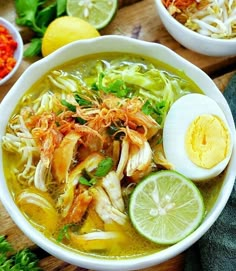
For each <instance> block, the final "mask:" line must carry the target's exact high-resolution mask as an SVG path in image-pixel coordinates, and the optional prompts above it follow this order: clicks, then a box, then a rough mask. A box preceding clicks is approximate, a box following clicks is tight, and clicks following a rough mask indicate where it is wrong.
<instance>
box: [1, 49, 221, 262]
mask: <svg viewBox="0 0 236 271" xmlns="http://www.w3.org/2000/svg"><path fill="white" fill-rule="evenodd" d="M167 85H168V86H171V87H170V90H167ZM101 88H102V89H103V93H102V94H100V92H99V91H101ZM191 92H198V93H202V91H201V90H200V89H199V88H198V87H197V85H196V84H195V83H194V82H193V81H192V80H191V79H190V78H188V77H187V76H186V75H185V74H184V73H183V72H182V71H178V70H176V69H174V68H172V67H169V66H167V65H166V64H164V63H161V62H158V61H156V60H152V59H148V58H145V57H140V56H136V55H131V54H123V53H122V54H121V53H112V54H96V55H92V56H87V57H83V58H80V59H76V60H73V61H72V62H69V63H66V64H64V65H62V66H60V67H57V68H55V69H53V70H52V71H49V72H48V73H47V74H45V75H44V76H43V77H42V78H41V79H40V80H39V81H38V82H37V83H35V84H34V85H33V86H32V87H31V88H30V89H29V90H28V91H27V92H26V94H25V95H24V96H23V97H22V98H21V100H20V102H19V104H18V105H17V107H16V109H15V111H14V113H13V115H12V118H11V120H10V121H9V126H8V127H7V131H6V133H7V134H12V135H13V136H12V139H11V137H9V138H8V140H6V141H5V142H4V143H3V157H4V170H5V172H4V173H5V176H6V178H7V182H8V186H9V189H10V191H11V193H12V196H13V198H14V200H15V201H16V203H17V205H18V206H19V208H20V210H21V211H22V213H23V214H24V215H25V217H26V218H27V219H28V220H29V222H30V223H32V225H33V226H34V227H36V228H37V229H38V230H39V231H41V232H42V233H43V234H44V235H45V236H47V237H48V238H49V239H51V240H52V241H55V242H57V243H58V244H61V245H62V246H64V247H67V248H69V249H72V250H75V251H78V252H80V253H85V254H89V255H95V256H96V257H98V256H100V257H112V258H117V257H118V258H127V257H136V256H139V255H146V254H150V253H154V252H157V251H160V250H162V249H164V248H165V247H166V246H161V245H158V244H155V243H152V242H150V241H148V240H146V239H145V238H144V237H142V236H140V235H139V234H138V233H137V231H136V230H135V229H134V227H133V226H132V225H131V223H130V220H129V215H128V204H129V196H130V193H131V192H132V189H133V188H134V187H135V185H136V184H137V183H138V182H140V180H142V178H144V177H145V176H146V175H148V174H149V173H150V172H151V171H157V170H160V169H165V163H159V162H158V161H159V160H158V158H157V159H154V161H152V163H151V164H150V165H149V167H148V169H145V170H144V171H143V172H138V173H137V172H136V173H135V174H133V175H132V176H129V177H127V176H126V171H123V172H122V174H121V175H122V176H121V175H120V178H119V182H120V189H121V195H122V201H123V202H124V210H121V209H119V208H118V207H114V205H113V206H112V204H113V203H112V202H110V201H109V204H111V206H110V207H111V208H110V207H109V208H110V209H109V210H113V211H114V213H112V216H114V217H113V218H109V217H108V218H107V217H104V216H105V215H104V212H105V210H106V203H104V204H105V205H104V207H103V208H104V210H103V212H102V214H101V213H100V212H99V211H98V209H99V208H98V206H97V205H96V202H97V200H98V191H99V193H100V192H101V191H100V190H101V189H103V192H104V188H102V185H101V184H102V180H103V178H104V177H103V176H102V177H101V176H97V175H98V174H97V173H96V172H95V169H94V168H96V167H97V164H96V166H95V167H94V168H92V169H91V167H92V166H91V165H93V163H97V161H102V160H103V159H104V158H107V157H111V158H112V166H111V168H110V171H112V170H113V171H116V170H117V166H118V164H119V161H120V159H121V153H122V152H121V150H122V146H123V145H122V140H123V139H124V138H125V136H130V134H131V132H130V130H132V132H133V133H134V134H135V135H136V136H137V139H136V140H139V139H140V138H143V137H144V134H145V129H146V128H145V124H136V123H135V119H129V120H126V119H127V115H125V117H123V115H122V114H125V113H120V112H121V107H122V106H123V108H122V110H123V111H122V112H126V111H127V110H130V111H129V114H133V111H135V110H136V108H132V106H133V105H134V104H135V103H137V104H138V106H139V107H141V105H142V103H143V105H142V106H143V107H142V110H140V112H143V111H145V110H146V114H150V115H151V116H152V117H153V119H155V121H156V127H158V129H157V130H158V132H157V133H156V132H155V133H154V132H153V131H152V128H153V127H152V126H151V125H150V127H149V128H148V129H150V130H151V132H150V131H149V130H148V132H147V134H151V135H149V137H148V136H147V137H148V142H149V144H150V146H151V148H152V150H153V153H155V150H156V146H157V147H158V148H157V149H158V150H159V147H160V150H161V144H162V127H163V123H164V120H165V114H166V112H167V111H168V108H169V107H170V106H171V104H172V103H173V102H174V101H175V100H177V99H178V98H179V97H181V96H182V95H185V94H188V93H191ZM76 95H77V96H76ZM75 97H76V98H77V100H76V101H77V102H78V103H80V107H79V106H78V107H77V105H76V101H75ZM132 99H133V100H132ZM131 100H132V103H131ZM147 101H148V102H147ZM153 103H157V104H158V105H159V107H158V108H159V110H160V112H159V113H158V112H156V111H155V110H154V111H153V110H152V106H153ZM91 104H93V105H94V107H93V108H92V109H91ZM101 104H106V107H103V108H102V109H101V111H99V114H101V115H102V116H104V115H105V114H107V112H108V111H109V112H110V115H109V121H108V119H101V118H102V116H100V119H98V120H97V122H93V118H92V117H91V118H90V115H89V114H93V115H92V116H93V117H94V118H95V113H96V112H97V111H98V110H100V107H101ZM140 104H141V105H140ZM144 105H145V106H146V107H145V110H144ZM117 108H118V109H119V110H120V111H119V114H121V116H122V117H120V119H119V120H118V121H117V119H115V118H116V114H117V112H118V109H117ZM130 108H131V109H132V110H131V109H130ZM82 110H84V111H83V112H82ZM92 110H93V112H92ZM80 112H82V113H81V115H79V113H80ZM135 112H136V111H135ZM140 112H139V114H141V113H140ZM127 114H128V113H127ZM142 114H143V113H142ZM78 116H79V117H78ZM90 121H91V123H92V124H91V125H90V126H89V125H87V123H90ZM114 124H115V125H114ZM92 125H93V126H92ZM99 125H100V126H99ZM87 126H89V127H87ZM127 126H129V130H127ZM19 127H20V128H19ZM91 127H93V131H91V130H92V128H91ZM94 127H98V128H97V130H96V131H94ZM68 131H69V132H68ZM75 131H77V134H76V135H75V133H74V132H75ZM149 132H150V133H149ZM73 133H74V134H73ZM137 133H139V134H138V135H137ZM68 134H70V136H71V137H70V138H69V139H68V141H67V142H64V141H63V139H64V138H65V137H66V136H68ZM76 136H77V137H76ZM130 137H131V136H130ZM11 140H12V142H15V143H12V142H11ZM133 140H135V139H133ZM62 141H63V144H64V145H63V146H64V148H66V149H65V150H62V147H63V146H62V145H61V142H62ZM68 142H69V143H68ZM71 142H74V145H73V146H72V147H71V146H68V145H70V144H72V143H71ZM59 146H60V147H59ZM99 148H100V149H99ZM57 149H59V150H58V151H57V152H60V153H59V155H58V157H59V158H58V157H57V159H56V158H55V156H56V155H55V150H57ZM94 153H95V154H96V155H97V156H96V157H97V160H96V161H95V162H93V161H92V160H91V159H92V157H95V156H93V155H94ZM162 154H163V152H162ZM70 155H71V157H72V159H71V161H70V163H69V165H65V163H66V160H67V158H68V157H69V156H70ZM163 155H164V154H163ZM87 157H90V160H88V161H87V160H86V159H87ZM156 160H158V161H157V162H156ZM40 161H41V164H40V165H39V162H40ZM84 161H85V162H84ZM91 161H92V162H91ZM109 161H110V160H106V162H107V163H108V162H109ZM57 163H58V164H60V167H65V169H62V168H57V166H58V164H57ZM83 163H84V164H83ZM86 163H87V164H86ZM88 163H90V165H89V166H88ZM166 164H168V161H166ZM45 165H47V166H45ZM78 165H80V167H79V166H78ZM63 170H64V171H63ZM76 170H78V172H79V173H78V174H79V175H78V174H77V175H76V176H77V177H76V178H75V179H72V177H71V176H72V175H73V174H74V172H75V171H76ZM61 171H63V174H64V175H63V174H62V175H63V176H64V177H61V175H60V174H61ZM35 175H37V178H36V177H35ZM59 175H60V176H59ZM82 177H83V178H82ZM223 177H224V175H223V174H221V175H220V176H218V177H216V178H214V179H212V180H209V181H208V182H205V183H204V184H198V185H197V186H198V188H199V190H200V191H201V194H202V196H203V198H204V202H205V207H206V213H207V212H209V211H210V209H211V208H212V207H213V205H214V203H215V201H216V199H217V196H218V194H219V190H220V188H221V185H222V182H223ZM71 180H72V181H71ZM98 188H99V189H98ZM103 192H102V193H103ZM106 193H107V192H106ZM108 194H109V193H108ZM80 195H81V197H80ZM99 196H100V197H101V194H99ZM76 200H77V201H78V202H79V203H78V204H77V205H76V204H75V202H76ZM102 200H103V199H102ZM79 204H80V206H81V207H80V208H78V206H79ZM72 207H73V208H72ZM114 209H115V210H114ZM82 210H83V211H82ZM113 211H111V212H113ZM109 212H110V211H109ZM109 212H108V213H107V214H110V213H109ZM103 215H104V216H103ZM79 216H80V218H79V219H77V217H79ZM76 219H77V220H76ZM97 232H100V233H101V232H102V233H105V235H106V233H107V232H109V233H113V232H115V233H116V234H115V237H112V238H110V239H109V238H104V239H96V238H95V239H90V240H87V239H83V238H81V235H84V234H85V235H86V234H88V233H97ZM91 236H92V235H91Z"/></svg>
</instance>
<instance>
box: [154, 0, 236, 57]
mask: <svg viewBox="0 0 236 271" xmlns="http://www.w3.org/2000/svg"><path fill="white" fill-rule="evenodd" d="M155 2H156V7H157V11H158V13H159V16H160V19H161V21H162V23H163V25H164V26H165V28H166V29H167V31H168V32H169V33H170V35H171V36H172V37H173V38H174V39H175V40H176V41H178V42H179V43H180V44H182V45H183V46H184V47H186V48H188V49H190V50H192V51H195V52H197V53H200V54H203V55H208V56H219V57H220V56H233V55H236V39H216V38H211V37H207V36H204V35H201V34H199V33H197V32H194V31H193V30H190V29H189V28H187V27H186V26H184V25H183V24H181V23H180V22H178V21H177V20H176V19H175V18H174V17H173V16H171V15H170V14H169V12H168V11H167V9H166V8H165V6H164V5H163V3H162V0H155Z"/></svg>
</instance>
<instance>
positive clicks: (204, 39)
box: [155, 0, 236, 57]
mask: <svg viewBox="0 0 236 271" xmlns="http://www.w3.org/2000/svg"><path fill="white" fill-rule="evenodd" d="M155 2H156V7H157V10H158V14H159V16H160V19H161V21H162V23H163V25H164V26H165V28H166V29H167V31H168V32H169V33H170V35H171V36H172V37H173V38H174V39H175V40H176V41H178V42H179V43H180V44H182V45H183V46H184V47H186V48H188V49H190V50H192V51H195V52H197V53H200V54H203V55H208V56H219V57H220V56H231V55H236V32H235V27H234V21H235V18H234V17H235V10H236V6H235V3H233V2H234V1H186V2H185V3H184V2H183V3H175V1H166V0H156V1H155Z"/></svg>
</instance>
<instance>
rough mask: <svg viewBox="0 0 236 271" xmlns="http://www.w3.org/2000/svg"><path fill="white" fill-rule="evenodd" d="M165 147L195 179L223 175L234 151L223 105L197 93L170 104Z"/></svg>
mask: <svg viewBox="0 0 236 271" xmlns="http://www.w3.org/2000/svg"><path fill="white" fill-rule="evenodd" d="M163 147H164V152H165V156H166V158H167V160H168V161H169V162H170V163H171V164H172V165H173V167H174V169H175V170H176V171H178V172H179V173H182V174H183V175H185V176H186V177H188V178H190V179H192V180H199V181H200V180H205V179H210V178H213V177H215V176H217V175H219V174H220V173H221V172H222V171H223V170H224V169H225V167H226V166H227V164H228V162H229V159H230V156H231V153H232V135H231V131H230V128H229V125H228V123H227V120H226V118H225V115H224V113H223V111H222V110H221V108H220V107H219V105H218V104H217V103H216V102H215V101H214V100H213V99H211V98H210V97H208V96H206V95H203V94H198V93H193V94H188V95H185V96H183V97H181V98H179V99H178V100H177V101H176V102H175V103H174V104H173V105H172V106H171V108H170V110H169V112H168V114H167V116H166V120H165V124H164V128H163Z"/></svg>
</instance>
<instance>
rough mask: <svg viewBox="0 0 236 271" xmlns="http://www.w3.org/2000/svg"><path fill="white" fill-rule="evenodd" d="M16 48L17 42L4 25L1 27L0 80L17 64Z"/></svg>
mask: <svg viewBox="0 0 236 271" xmlns="http://www.w3.org/2000/svg"><path fill="white" fill-rule="evenodd" d="M16 48H17V42H16V41H15V40H14V39H13V37H12V36H11V34H10V33H9V31H8V30H7V29H6V28H5V27H4V26H3V25H0V79H2V78H3V77H5V76H6V75H7V74H8V73H9V72H10V71H11V70H12V69H13V68H14V66H15V64H16V59H15V58H14V52H15V50H16Z"/></svg>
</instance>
